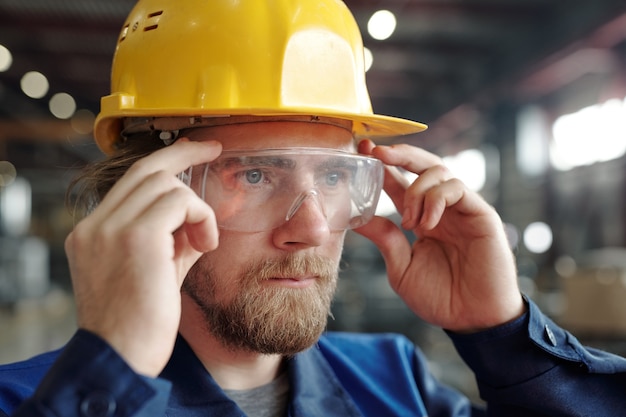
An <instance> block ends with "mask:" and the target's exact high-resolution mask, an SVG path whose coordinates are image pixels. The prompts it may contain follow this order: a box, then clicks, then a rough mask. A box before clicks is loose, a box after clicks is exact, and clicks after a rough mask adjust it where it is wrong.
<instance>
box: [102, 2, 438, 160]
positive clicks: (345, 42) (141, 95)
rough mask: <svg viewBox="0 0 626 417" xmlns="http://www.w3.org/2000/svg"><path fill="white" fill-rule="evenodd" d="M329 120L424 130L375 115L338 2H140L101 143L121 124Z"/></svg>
mask: <svg viewBox="0 0 626 417" xmlns="http://www.w3.org/2000/svg"><path fill="white" fill-rule="evenodd" d="M242 115H244V116H271V117H276V116H281V117H285V118H287V119H288V118H289V117H290V116H294V117H302V116H312V117H322V118H332V119H338V120H345V121H349V122H351V125H352V131H353V133H354V134H355V136H357V137H365V136H367V137H371V138H374V139H375V138H377V137H388V136H397V135H404V134H410V133H416V132H419V131H422V130H424V129H426V126H425V125H423V124H421V123H418V122H414V121H410V120H405V119H400V118H395V117H389V116H382V115H377V114H374V113H373V111H372V106H371V103H370V99H369V94H368V92H367V87H366V84H365V70H364V63H363V43H362V39H361V35H360V32H359V29H358V26H357V24H356V22H355V20H354V18H353V16H352V14H351V13H350V11H349V10H348V8H347V7H346V5H345V4H344V3H343V2H342V1H339V0H267V1H260V0H237V1H233V0H139V2H138V3H137V5H136V6H135V7H134V9H133V10H132V11H131V13H130V15H129V16H128V18H127V20H126V22H125V24H124V26H123V28H122V31H121V33H120V37H119V39H118V44H117V48H116V51H115V55H114V59H113V67H112V74H111V94H110V95H108V96H105V97H103V98H102V100H101V111H100V114H99V115H98V117H97V119H96V123H95V128H94V135H95V139H96V142H97V144H98V146H99V147H100V149H102V150H103V151H104V152H105V153H112V152H113V151H114V149H115V144H116V142H118V141H119V140H120V139H121V136H120V132H121V130H122V125H123V120H127V119H129V118H131V119H132V118H160V117H166V118H167V117H169V118H172V117H178V116H185V117H191V118H196V119H198V118H210V117H227V116H242Z"/></svg>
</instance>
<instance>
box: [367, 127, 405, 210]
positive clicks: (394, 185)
mask: <svg viewBox="0 0 626 417" xmlns="http://www.w3.org/2000/svg"><path fill="white" fill-rule="evenodd" d="M375 147H376V145H375V144H374V142H372V141H371V140H369V139H364V140H362V141H360V142H359V144H358V151H359V153H361V154H364V155H371V156H374V155H373V154H372V152H373V150H374V148H375ZM383 162H384V161H383ZM409 184H410V181H409V180H408V179H407V178H406V177H405V176H404V175H403V174H402V172H401V171H400V170H399V169H398V168H396V167H393V166H389V165H386V166H385V176H384V182H383V189H384V190H385V192H386V193H387V195H388V196H389V197H390V198H391V201H392V202H393V204H394V206H395V207H396V210H398V212H399V213H402V210H403V207H404V192H405V190H406V189H407V188H408V186H409Z"/></svg>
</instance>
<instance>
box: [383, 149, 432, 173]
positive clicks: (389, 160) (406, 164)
mask: <svg viewBox="0 0 626 417" xmlns="http://www.w3.org/2000/svg"><path fill="white" fill-rule="evenodd" d="M371 154H372V155H373V156H375V157H376V158H378V159H380V160H381V161H383V162H384V163H385V164H387V165H393V166H399V167H402V168H404V169H406V170H407V171H411V172H414V173H416V174H418V175H420V174H422V173H423V172H424V171H426V170H427V169H429V168H432V167H434V166H437V165H443V161H442V159H441V158H439V157H438V156H437V155H434V154H432V153H430V152H428V151H426V150H424V149H421V148H418V147H415V146H411V145H406V144H399V145H391V146H382V145H379V146H376V147H375V148H374V149H372V150H371Z"/></svg>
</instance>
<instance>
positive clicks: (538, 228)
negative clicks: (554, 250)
mask: <svg viewBox="0 0 626 417" xmlns="http://www.w3.org/2000/svg"><path fill="white" fill-rule="evenodd" d="M523 236H524V245H525V246H526V248H527V249H528V250H529V251H531V252H533V253H544V252H546V251H548V249H550V247H551V246H552V229H551V228H550V226H548V225H547V224H546V223H543V222H534V223H531V224H529V225H528V226H526V229H525V230H524V234H523Z"/></svg>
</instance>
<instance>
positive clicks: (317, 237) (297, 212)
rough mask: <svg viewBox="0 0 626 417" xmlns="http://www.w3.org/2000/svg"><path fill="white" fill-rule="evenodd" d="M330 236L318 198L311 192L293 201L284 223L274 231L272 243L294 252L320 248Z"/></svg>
mask: <svg viewBox="0 0 626 417" xmlns="http://www.w3.org/2000/svg"><path fill="white" fill-rule="evenodd" d="M330 234H331V233H330V227H329V226H328V221H327V219H326V215H325V214H324V208H323V206H322V204H321V202H320V196H319V195H318V193H317V192H315V191H314V190H312V191H309V192H306V193H303V194H301V195H300V196H298V198H297V199H296V200H295V201H294V203H293V204H292V206H291V207H290V209H289V211H288V213H287V216H286V220H285V223H283V224H282V225H281V226H279V227H278V228H276V229H275V230H274V243H275V245H277V246H279V247H282V248H288V249H294V250H295V249H301V248H306V247H314V246H321V245H322V244H324V243H325V242H326V241H327V240H328V239H329V237H330Z"/></svg>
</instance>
